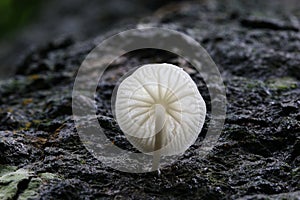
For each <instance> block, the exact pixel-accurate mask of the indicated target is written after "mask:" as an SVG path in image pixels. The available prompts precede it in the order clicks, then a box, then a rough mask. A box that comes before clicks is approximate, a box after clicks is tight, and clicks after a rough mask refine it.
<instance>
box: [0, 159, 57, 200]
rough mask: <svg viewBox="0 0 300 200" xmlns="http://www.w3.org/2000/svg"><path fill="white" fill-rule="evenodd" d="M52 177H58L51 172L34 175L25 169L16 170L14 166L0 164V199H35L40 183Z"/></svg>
mask: <svg viewBox="0 0 300 200" xmlns="http://www.w3.org/2000/svg"><path fill="white" fill-rule="evenodd" d="M52 179H58V176H57V175H55V174H51V173H42V174H40V175H39V176H36V175H35V174H34V173H33V172H31V171H29V170H26V169H19V170H17V171H16V167H14V166H5V165H0V199H1V200H9V199H14V198H18V200H26V199H36V198H38V190H39V188H40V187H41V185H42V183H43V182H44V181H47V180H52ZM21 183H23V184H22V185H23V187H22V188H20V184H21ZM27 184H28V185H27ZM24 185H25V186H24ZM24 187H25V188H24Z"/></svg>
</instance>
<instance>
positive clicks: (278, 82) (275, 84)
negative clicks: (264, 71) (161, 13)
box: [267, 77, 297, 91]
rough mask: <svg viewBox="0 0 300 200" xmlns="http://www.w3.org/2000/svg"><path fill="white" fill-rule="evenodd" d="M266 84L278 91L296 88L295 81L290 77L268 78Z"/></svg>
mask: <svg viewBox="0 0 300 200" xmlns="http://www.w3.org/2000/svg"><path fill="white" fill-rule="evenodd" d="M267 84H268V87H269V88H270V89H272V90H278V91H283V90H288V89H295V88H297V81H296V80H295V79H293V78H290V77H283V78H276V79H270V80H268V81H267Z"/></svg>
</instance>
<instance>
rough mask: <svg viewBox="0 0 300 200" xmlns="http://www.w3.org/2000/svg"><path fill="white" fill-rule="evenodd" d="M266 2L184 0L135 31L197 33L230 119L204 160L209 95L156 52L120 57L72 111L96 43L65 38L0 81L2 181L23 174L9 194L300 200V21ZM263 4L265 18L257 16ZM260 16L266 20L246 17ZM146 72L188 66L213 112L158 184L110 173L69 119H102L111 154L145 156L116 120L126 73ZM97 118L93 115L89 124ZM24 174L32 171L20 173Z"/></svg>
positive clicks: (172, 58)
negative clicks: (116, 99) (155, 65)
mask: <svg viewBox="0 0 300 200" xmlns="http://www.w3.org/2000/svg"><path fill="white" fill-rule="evenodd" d="M264 2H265V3H266V1H264ZM265 3H263V2H262V1H253V2H252V1H251V2H247V3H246V2H243V1H238V3H237V2H236V1H234V3H232V2H231V3H230V2H229V0H226V1H208V2H183V3H181V4H173V5H172V6H171V8H170V7H166V8H162V9H160V10H159V12H157V13H156V14H154V15H153V16H150V17H149V19H147V20H145V21H143V22H141V24H139V25H140V26H146V25H147V24H151V25H153V26H154V25H156V26H160V27H164V28H171V29H175V30H179V31H182V32H184V33H187V34H189V35H191V36H192V37H194V38H195V39H196V40H197V41H199V42H201V43H202V44H203V45H204V47H205V48H206V49H207V50H208V52H209V53H210V55H211V56H212V58H213V59H214V61H215V62H216V64H217V65H218V67H219V68H220V71H221V73H222V78H223V80H224V83H225V85H226V93H227V116H226V120H225V125H224V129H223V132H222V135H221V137H220V139H219V142H218V143H217V145H216V146H215V148H214V149H213V150H212V151H211V152H210V154H209V155H208V156H206V157H201V156H199V149H200V148H201V141H202V137H204V136H205V134H206V132H207V127H208V125H209V124H210V117H211V113H210V110H211V107H210V106H211V104H210V94H209V92H208V90H207V88H206V86H205V83H204V81H203V79H202V78H201V75H200V74H198V73H197V72H196V71H195V69H194V68H193V66H191V65H190V64H189V63H188V62H186V61H184V59H182V58H179V57H178V56H176V55H174V54H171V53H166V52H163V51H158V50H152V49H144V50H139V51H134V52H130V53H128V54H125V55H123V56H122V57H121V58H119V59H117V60H116V61H115V62H114V63H112V65H111V66H110V68H109V70H108V71H106V72H105V73H104V75H103V77H102V78H101V80H100V81H99V82H98V88H97V90H96V92H95V98H94V99H89V98H87V97H86V96H84V94H81V96H76V98H78V99H79V101H78V102H79V103H78V102H77V104H74V105H72V100H73V99H72V98H73V97H72V88H73V84H74V80H75V77H76V73H77V70H78V67H79V66H80V64H81V62H82V60H83V59H84V58H85V56H86V55H87V53H88V52H89V51H90V50H92V48H93V47H94V46H95V45H97V42H96V41H99V40H100V39H99V38H98V39H92V40H90V41H83V42H80V43H78V42H77V41H76V40H73V41H68V40H67V39H66V41H65V42H64V40H62V41H55V42H53V44H49V45H46V46H44V47H41V48H39V49H36V50H34V51H32V52H31V53H30V54H29V55H28V56H27V57H26V58H25V60H24V61H23V62H22V63H21V64H20V65H19V70H18V75H17V76H15V77H14V78H11V79H9V80H7V81H5V82H1V83H0V95H1V98H0V102H1V104H0V122H1V123H0V130H2V131H1V132H0V163H1V164H6V165H14V166H16V167H13V168H12V169H10V168H7V169H1V170H0V174H1V177H3V175H2V173H3V174H7V173H12V174H13V176H15V175H16V174H18V173H20V174H22V178H20V179H19V178H13V179H14V180H15V181H17V180H19V182H18V183H20V182H21V184H20V188H19V187H17V189H16V190H13V192H10V194H11V195H13V196H14V197H15V196H16V195H17V197H19V198H23V196H24V195H25V196H34V197H36V198H39V199H97V198H108V199H113V198H115V199H155V198H157V199H178V198H186V199H238V198H242V199H259V198H261V199H268V198H269V199H276V198H278V199H282V198H297V197H298V196H299V193H298V192H297V191H299V190H300V185H299V182H300V181H299V180H300V175H299V174H300V168H299V163H300V156H299V151H300V150H299V144H300V143H299V133H300V113H299V107H300V99H299V96H300V90H299V86H300V83H299V74H300V73H299V66H300V64H299V63H300V62H299V56H300V54H299V52H300V35H299V31H297V30H296V29H294V28H293V27H294V25H290V23H289V22H288V21H289V20H287V19H289V16H290V15H295V17H296V18H297V16H298V15H297V13H293V12H289V13H285V11H284V10H283V9H279V10H280V11H278V12H279V13H278V12H275V11H274V10H273V9H274V7H273V6H274V5H273V3H272V4H269V5H270V6H265ZM266 4H268V3H266ZM261 5H264V8H266V9H267V10H268V12H267V11H265V10H264V11H263V12H262V11H261V10H260V9H259V8H258V7H259V6H261ZM283 5H284V4H283ZM170 9H171V10H170ZM266 13H271V16H272V17H270V16H269V15H267V14H266ZM255 15H259V17H258V18H255V19H253V18H249V16H255ZM149 62H169V63H173V64H176V65H180V66H182V67H183V68H184V70H186V71H187V73H189V74H190V75H191V77H192V79H193V80H194V81H195V82H196V84H197V86H198V89H199V90H200V92H201V94H203V98H204V99H205V101H206V102H207V108H208V109H207V110H208V114H207V119H206V121H205V123H206V124H205V125H204V128H203V133H201V135H200V137H199V138H198V139H197V141H196V143H195V144H194V145H193V146H191V148H189V149H188V150H187V152H186V153H185V154H184V155H182V156H180V157H179V159H178V160H177V161H176V162H174V163H170V165H169V166H167V167H165V168H163V169H162V170H161V176H157V174H156V173H154V172H153V173H146V174H130V173H124V172H119V171H116V170H114V169H111V168H109V167H107V166H105V165H104V164H103V163H102V162H101V161H99V160H97V159H96V158H94V157H93V155H92V152H89V151H88V150H87V149H86V148H85V143H84V142H83V141H81V136H80V135H79V134H78V132H77V129H76V127H75V124H74V121H73V117H79V118H81V119H82V123H80V126H82V127H88V126H89V125H90V123H91V121H92V119H94V118H95V119H97V120H98V122H99V124H100V126H101V127H102V128H103V131H104V134H105V135H106V136H107V140H109V141H110V142H111V143H112V144H115V145H116V146H118V147H120V148H122V149H125V150H129V151H132V152H138V151H137V150H136V149H134V147H132V145H131V144H130V143H129V142H128V141H127V140H126V138H125V136H124V135H123V133H122V131H121V130H120V128H119V127H118V124H117V123H116V121H115V119H114V116H113V112H112V108H113V107H112V105H111V95H112V93H113V90H114V88H115V87H116V86H117V82H118V80H119V78H121V77H122V76H123V75H124V74H125V73H126V72H127V71H129V70H130V69H132V68H133V67H135V66H138V65H141V64H145V63H149ZM87 81H95V80H87ZM72 106H74V107H75V108H76V109H78V110H79V111H80V112H78V113H80V114H79V115H78V116H72ZM74 107H73V108H74ZM85 108H88V110H85ZM91 111H92V112H94V113H95V116H87V113H90V112H91ZM92 142H93V141H92ZM24 167H26V168H27V169H31V170H32V171H31V172H26V173H25V172H24V173H23V172H22V173H21V172H16V171H15V170H17V169H18V168H24ZM45 173H46V174H45ZM49 173H50V174H49ZM53 174H55V175H53ZM44 176H46V178H45V177H44ZM49 176H50V177H49ZM53 176H55V177H57V176H58V177H63V178H53ZM1 180H2V179H1ZM10 183H13V184H15V185H18V183H17V182H14V181H12V182H10ZM10 183H8V182H5V184H10ZM3 184H4V182H3ZM41 185H42V186H41ZM29 188H32V189H30V190H29ZM36 188H38V189H36ZM6 189H7V188H6ZM6 189H5V190H6ZM0 190H2V187H1V189H0ZM3 190H4V189H3ZM25 196H24V198H25Z"/></svg>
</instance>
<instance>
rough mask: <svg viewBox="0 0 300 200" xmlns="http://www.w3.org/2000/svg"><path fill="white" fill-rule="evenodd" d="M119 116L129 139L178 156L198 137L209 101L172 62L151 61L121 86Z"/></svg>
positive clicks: (145, 147)
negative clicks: (205, 99) (155, 62)
mask: <svg viewBox="0 0 300 200" xmlns="http://www.w3.org/2000/svg"><path fill="white" fill-rule="evenodd" d="M115 106H116V107H115V108H116V110H115V111H116V119H117V122H118V124H119V126H120V128H121V129H122V131H123V132H124V134H125V136H126V138H127V139H128V140H129V142H130V143H131V144H132V145H133V146H134V147H136V148H137V149H138V150H140V151H141V152H143V153H146V154H151V155H153V163H152V170H157V169H158V168H159V163H160V157H161V156H168V155H177V154H180V153H183V152H184V151H185V150H187V149H188V148H189V147H190V146H191V145H192V144H193V143H194V142H195V141H196V139H197V137H198V135H199V133H200V131H201V129H202V126H203V124H204V120H205V115H206V106H205V102H204V100H203V98H202V96H201V95H200V93H199V91H198V89H197V86H196V84H195V83H194V82H193V80H192V79H191V77H190V76H189V75H188V74H187V73H186V72H184V71H183V69H182V68H179V67H177V66H175V65H172V64H166V63H164V64H147V65H144V66H142V67H140V68H138V69H137V70H136V71H135V72H134V73H132V75H130V76H129V77H127V78H126V79H124V80H123V81H122V82H121V84H120V85H119V88H118V91H117V97H116V105H115Z"/></svg>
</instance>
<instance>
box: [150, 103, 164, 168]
mask: <svg viewBox="0 0 300 200" xmlns="http://www.w3.org/2000/svg"><path fill="white" fill-rule="evenodd" d="M154 106H155V108H154V109H155V133H156V134H155V147H154V153H153V161H152V170H158V168H159V163H160V157H161V150H160V149H161V148H162V140H163V130H164V123H165V117H166V116H165V113H166V110H165V108H164V106H162V105H161V104H155V105H154Z"/></svg>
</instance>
